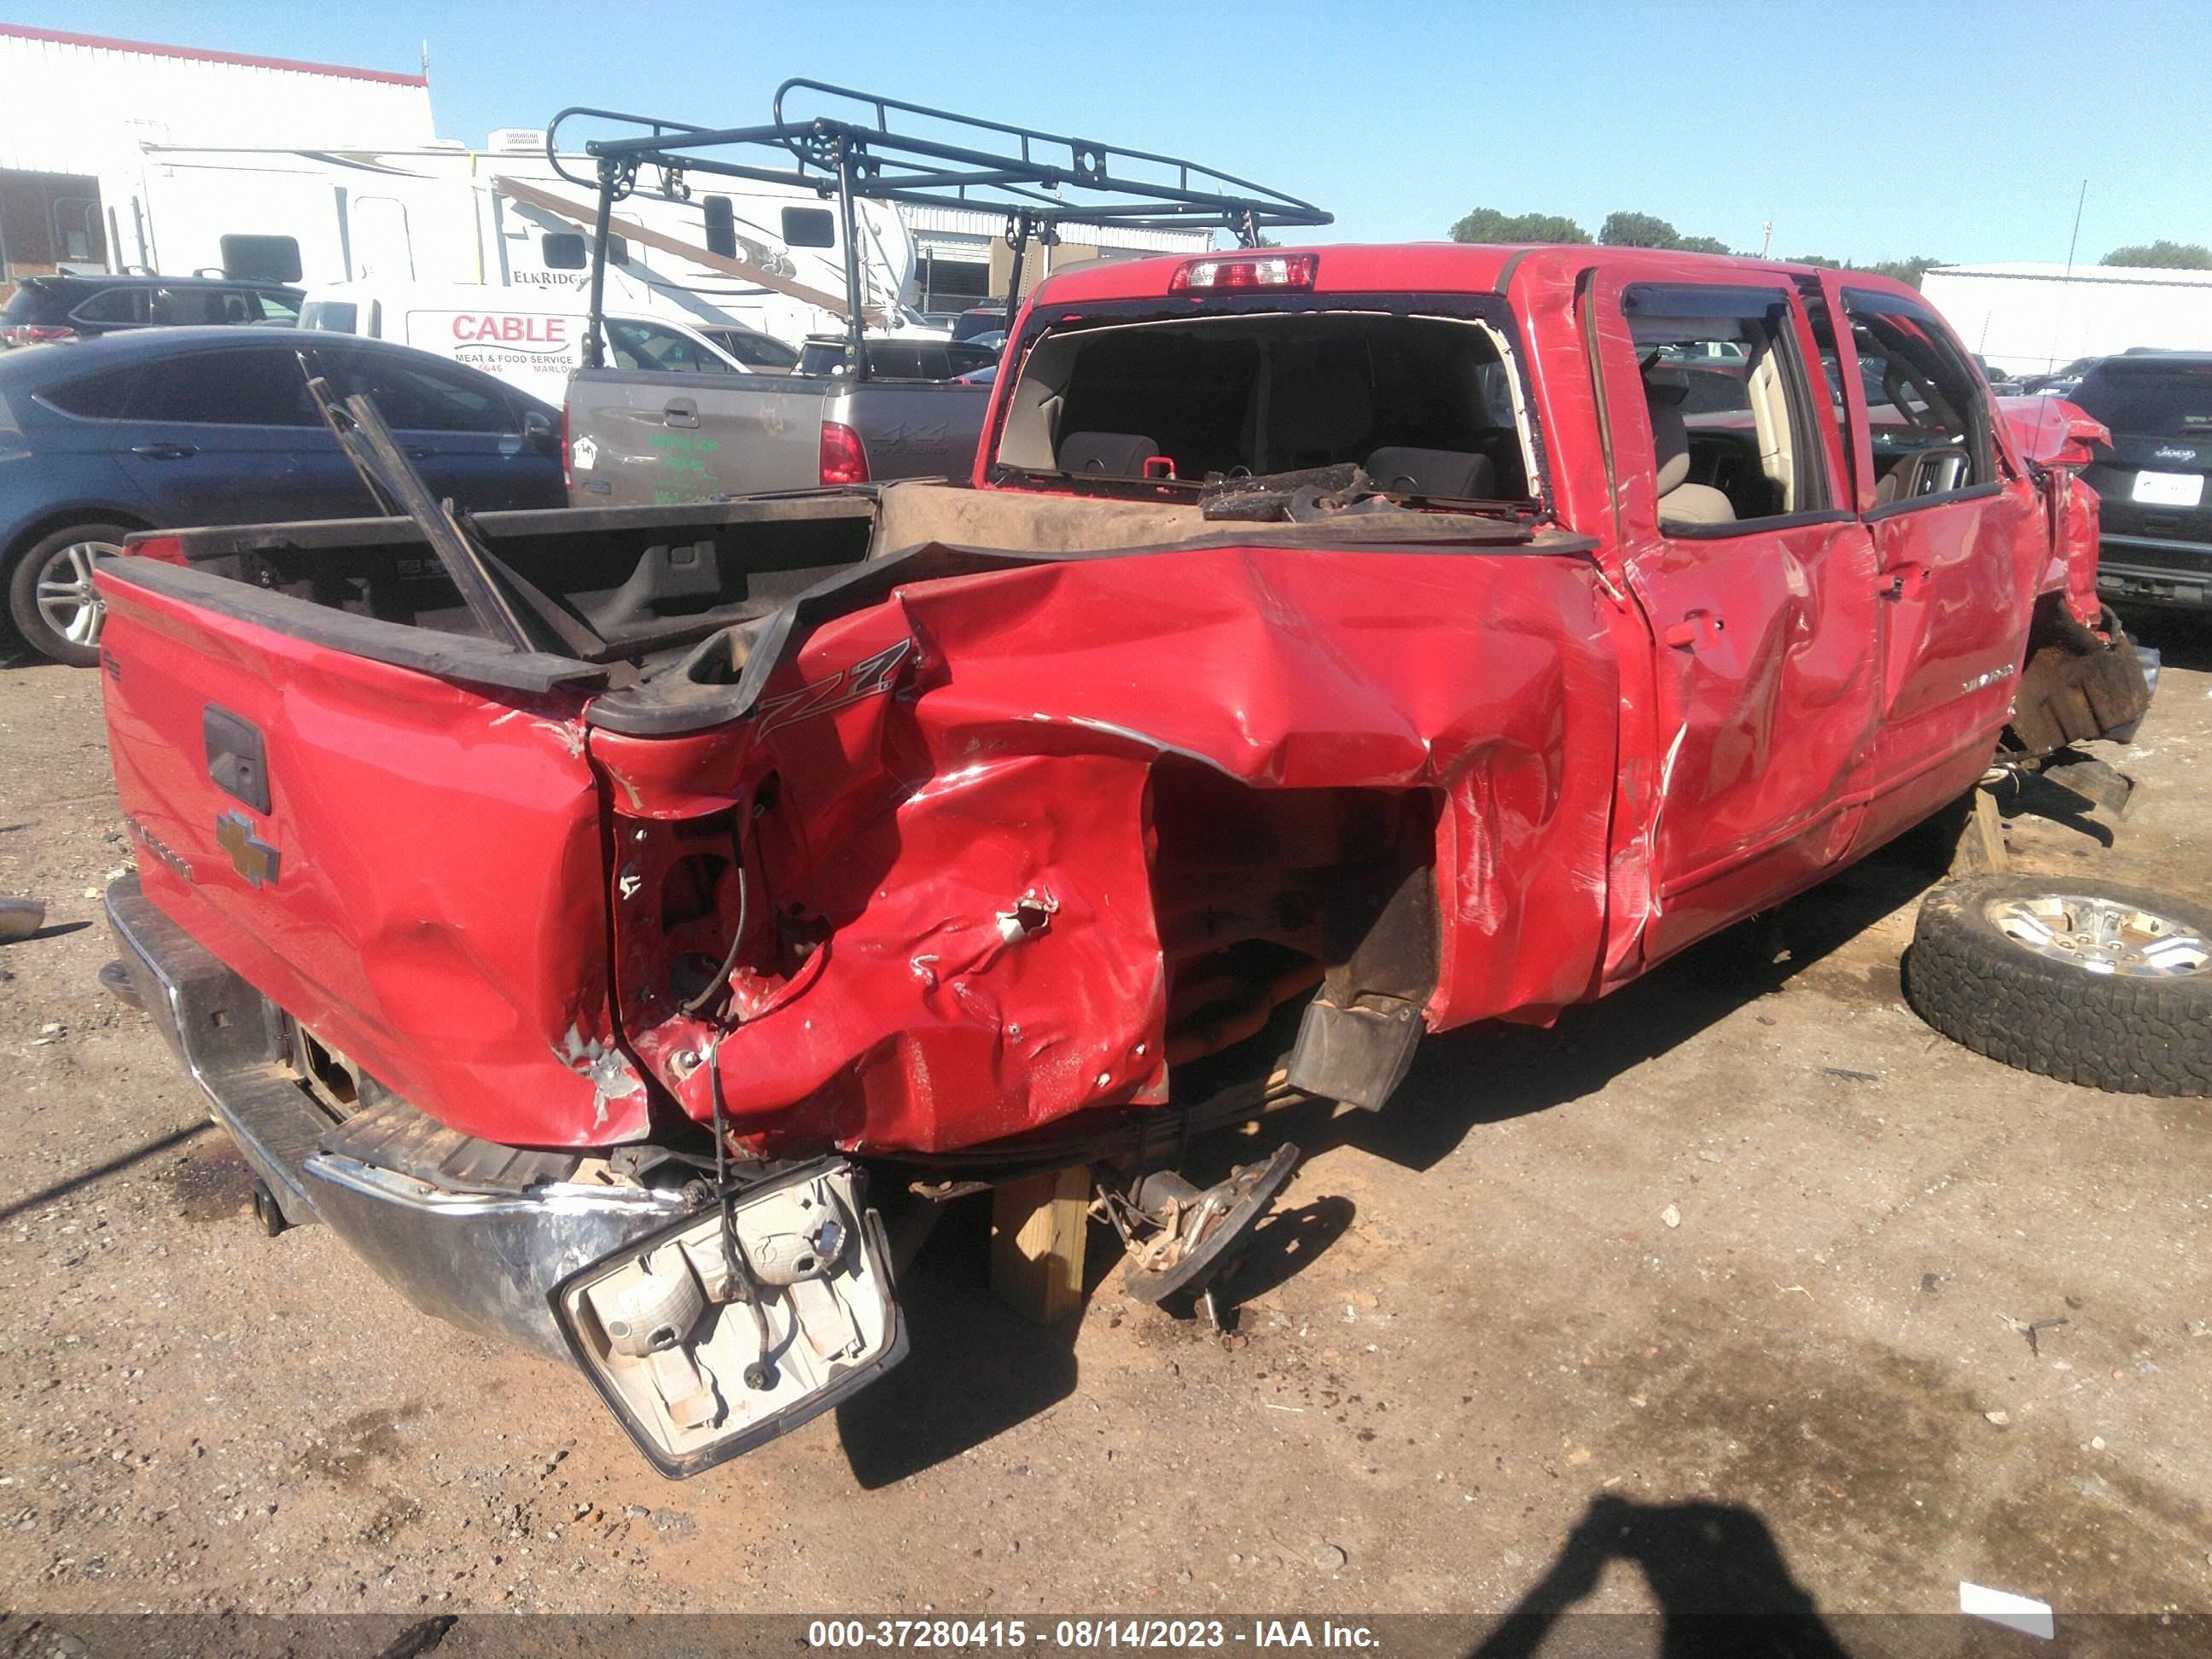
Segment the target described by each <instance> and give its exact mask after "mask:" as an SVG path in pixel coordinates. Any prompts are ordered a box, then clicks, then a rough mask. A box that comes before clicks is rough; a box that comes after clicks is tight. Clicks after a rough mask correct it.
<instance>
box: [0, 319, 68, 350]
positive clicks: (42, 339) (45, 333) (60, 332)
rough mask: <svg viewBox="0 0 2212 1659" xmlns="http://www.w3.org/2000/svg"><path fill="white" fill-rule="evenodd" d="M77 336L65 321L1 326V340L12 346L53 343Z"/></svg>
mask: <svg viewBox="0 0 2212 1659" xmlns="http://www.w3.org/2000/svg"><path fill="white" fill-rule="evenodd" d="M75 338H76V330H75V329H73V328H71V327H70V326H68V325H66V324H64V323H17V324H16V325H15V326H13V327H12V328H0V340H5V341H6V342H7V343H9V345H11V346H27V345H53V344H55V343H58V342H60V341H63V340H74V339H75Z"/></svg>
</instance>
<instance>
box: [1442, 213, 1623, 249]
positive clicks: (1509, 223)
mask: <svg viewBox="0 0 2212 1659" xmlns="http://www.w3.org/2000/svg"><path fill="white" fill-rule="evenodd" d="M1451 239H1452V240H1454V241H1455V242H1587V241H1589V232H1588V231H1586V230H1584V229H1583V228H1582V227H1581V226H1580V225H1578V224H1577V223H1576V222H1574V221H1573V220H1571V219H1569V218H1566V217H1565V216H1561V215H1559V214H1557V213H1500V212H1499V211H1498V210H1497V209H1496V208H1486V207H1485V208H1477V209H1475V210H1474V211H1473V212H1472V213H1470V214H1468V216H1466V217H1465V218H1463V219H1462V220H1461V221H1460V222H1458V223H1457V224H1455V225H1454V226H1453V227H1452V228H1451Z"/></svg>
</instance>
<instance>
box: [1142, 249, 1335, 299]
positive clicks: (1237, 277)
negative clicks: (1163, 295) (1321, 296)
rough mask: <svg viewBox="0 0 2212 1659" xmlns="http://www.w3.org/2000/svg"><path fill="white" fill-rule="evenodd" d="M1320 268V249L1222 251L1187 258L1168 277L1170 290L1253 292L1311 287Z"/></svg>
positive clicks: (1186, 291)
mask: <svg viewBox="0 0 2212 1659" xmlns="http://www.w3.org/2000/svg"><path fill="white" fill-rule="evenodd" d="M1320 269H1321V256H1320V255H1319V254H1317V253H1244V254H1222V255H1217V256H1215V257H1214V258H1207V259H1186V260H1184V261H1183V262H1182V264H1179V265H1177V266H1176V270H1175V275H1174V276H1170V278H1168V292H1169V293H1170V294H1222V293H1231V292H1234V293H1238V294H1250V293H1255V292H1257V291H1260V290H1263V289H1290V288H1311V287H1312V286H1313V285H1314V276H1315V274H1316V272H1317V271H1319V270H1320Z"/></svg>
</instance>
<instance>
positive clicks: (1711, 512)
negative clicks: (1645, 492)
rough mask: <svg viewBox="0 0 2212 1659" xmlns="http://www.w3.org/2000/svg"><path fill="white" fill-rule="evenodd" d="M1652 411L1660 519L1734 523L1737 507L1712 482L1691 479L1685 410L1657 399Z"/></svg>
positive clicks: (1688, 437) (1670, 522)
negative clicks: (1657, 466) (1704, 482)
mask: <svg viewBox="0 0 2212 1659" xmlns="http://www.w3.org/2000/svg"><path fill="white" fill-rule="evenodd" d="M1647 401H1648V403H1649V404H1650V410H1651V447H1652V449H1653V450H1654V452H1655V453H1656V458H1657V460H1658V464H1659V522H1660V523H1661V524H1662V525H1664V524H1734V523H1735V507H1732V506H1730V505H1729V498H1728V497H1727V496H1725V495H1722V494H1721V492H1720V491H1719V490H1717V489H1714V488H1713V487H1712V486H1711V484H1701V483H1691V482H1690V428H1689V426H1688V423H1687V422H1685V421H1684V420H1683V419H1682V411H1681V410H1679V409H1677V408H1675V407H1674V404H1670V403H1662V402H1660V401H1659V400H1658V399H1657V398H1650V399H1648V400H1647Z"/></svg>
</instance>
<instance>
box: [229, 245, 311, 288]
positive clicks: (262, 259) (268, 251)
mask: <svg viewBox="0 0 2212 1659" xmlns="http://www.w3.org/2000/svg"><path fill="white" fill-rule="evenodd" d="M216 246H218V247H219V248H221V250H222V274H223V275H224V276H246V277H250V278H252V280H254V281H255V282H260V283H296V282H298V281H299V280H300V270H301V265H300V242H299V239H298V238H297V237H294V236H225V237H223V238H222V240H220V241H219V242H218V243H217V244H216Z"/></svg>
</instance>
